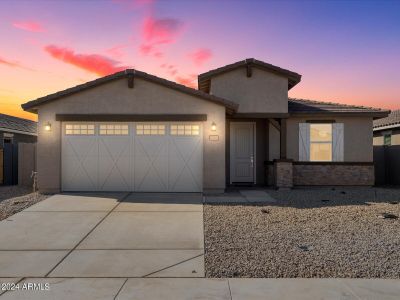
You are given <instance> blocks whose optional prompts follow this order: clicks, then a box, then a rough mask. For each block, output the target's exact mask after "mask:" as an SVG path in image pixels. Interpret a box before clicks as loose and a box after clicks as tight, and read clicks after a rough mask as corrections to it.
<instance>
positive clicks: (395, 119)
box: [374, 109, 400, 130]
mask: <svg viewBox="0 0 400 300" xmlns="http://www.w3.org/2000/svg"><path fill="white" fill-rule="evenodd" d="M394 127H400V109H398V110H393V111H392V112H391V113H390V114H389V115H388V116H387V117H386V118H382V119H378V120H375V121H374V130H380V129H386V128H394Z"/></svg>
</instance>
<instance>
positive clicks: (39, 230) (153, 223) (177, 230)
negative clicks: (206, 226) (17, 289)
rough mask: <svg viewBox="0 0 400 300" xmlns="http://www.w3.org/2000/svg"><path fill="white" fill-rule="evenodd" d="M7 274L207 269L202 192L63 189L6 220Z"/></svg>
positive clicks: (3, 256)
mask: <svg viewBox="0 0 400 300" xmlns="http://www.w3.org/2000/svg"><path fill="white" fill-rule="evenodd" d="M0 241H1V242H0V277H3V278H9V277H118V278H124V277H204V235H203V207H202V196H201V195H200V194H133V193H107V194H88V193H86V194H69V195H66V194H62V195H55V196H52V197H50V198H48V199H46V200H44V201H42V202H40V203H38V204H36V205H33V206H31V207H29V208H28V209H26V210H24V211H22V212H20V213H18V214H16V215H14V216H11V217H9V218H8V219H6V220H4V221H2V222H0Z"/></svg>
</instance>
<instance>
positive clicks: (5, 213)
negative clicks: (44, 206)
mask: <svg viewBox="0 0 400 300" xmlns="http://www.w3.org/2000/svg"><path fill="white" fill-rule="evenodd" d="M49 196H50V195H43V194H39V193H37V192H36V193H32V188H26V187H20V186H15V185H14V186H0V221H1V220H4V219H7V218H8V217H9V216H12V215H13V214H16V213H17V212H20V211H21V210H24V209H25V208H27V207H29V206H31V205H33V204H35V203H38V202H40V201H42V200H44V199H46V198H48V197H49Z"/></svg>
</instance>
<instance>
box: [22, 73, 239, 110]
mask: <svg viewBox="0 0 400 300" xmlns="http://www.w3.org/2000/svg"><path fill="white" fill-rule="evenodd" d="M130 74H134V75H135V76H138V77H140V78H142V79H145V80H148V81H151V82H153V83H156V84H159V85H163V86H167V87H169V88H171V89H174V90H177V91H180V92H182V93H186V94H189V95H191V96H193V97H198V98H201V99H203V100H206V101H211V102H214V103H216V104H219V105H223V106H225V107H226V110H227V112H228V113H229V114H232V113H234V112H235V111H237V109H238V107H239V105H238V104H237V103H235V102H232V101H229V100H226V99H223V98H220V97H217V96H213V95H210V94H207V93H204V92H203V91H201V90H196V89H192V88H189V87H186V86H184V85H181V84H178V83H176V82H172V81H169V80H167V79H164V78H160V77H157V76H154V75H150V74H147V73H145V72H141V71H137V70H133V69H127V70H125V71H121V72H118V73H115V74H112V75H108V76H105V77H101V78H98V79H95V80H93V81H90V82H87V83H84V84H81V85H77V86H75V87H72V88H68V89H66V90H63V91H60V92H57V93H54V94H50V95H47V96H44V97H41V98H38V99H35V100H31V101H29V102H26V103H24V104H22V105H21V107H22V109H23V110H25V111H28V112H32V113H36V114H37V110H38V107H39V106H40V105H42V104H45V103H48V102H51V101H54V100H58V99H60V98H62V97H66V96H70V95H72V94H75V93H78V92H81V91H83V90H87V89H90V88H94V87H96V86H98V85H100V84H103V83H106V82H110V81H113V80H117V79H121V78H124V77H128V75H130Z"/></svg>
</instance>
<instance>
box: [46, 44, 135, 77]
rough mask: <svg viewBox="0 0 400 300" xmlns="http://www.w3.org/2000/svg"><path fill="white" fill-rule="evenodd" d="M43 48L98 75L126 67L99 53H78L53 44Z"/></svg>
mask: <svg viewBox="0 0 400 300" xmlns="http://www.w3.org/2000/svg"><path fill="white" fill-rule="evenodd" d="M44 50H45V51H46V52H47V53H49V54H50V55H51V56H52V57H54V58H56V59H58V60H61V61H63V62H65V63H67V64H71V65H73V66H76V67H78V68H81V69H84V70H86V71H89V72H92V73H95V74H97V75H100V76H105V75H109V74H112V73H115V72H119V71H122V70H124V69H126V68H128V67H127V66H118V65H119V64H120V62H119V61H116V60H113V59H110V58H108V57H106V56H103V55H100V54H78V53H75V52H74V50H71V49H69V48H65V47H58V46H55V45H48V46H46V47H45V48H44Z"/></svg>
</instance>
